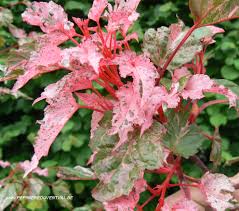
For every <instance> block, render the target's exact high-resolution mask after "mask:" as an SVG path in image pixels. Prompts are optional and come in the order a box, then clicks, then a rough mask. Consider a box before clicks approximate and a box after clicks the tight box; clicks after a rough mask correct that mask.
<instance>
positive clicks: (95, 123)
mask: <svg viewBox="0 0 239 211" xmlns="http://www.w3.org/2000/svg"><path fill="white" fill-rule="evenodd" d="M103 117H104V113H103V112H98V111H94V112H93V114H92V119H91V130H90V134H91V135H90V138H93V137H94V133H95V131H96V130H97V128H98V127H99V122H100V121H101V120H102V119H103Z"/></svg>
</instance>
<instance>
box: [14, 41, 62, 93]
mask: <svg viewBox="0 0 239 211" xmlns="http://www.w3.org/2000/svg"><path fill="white" fill-rule="evenodd" d="M60 55H61V50H60V48H58V47H56V46H54V45H49V46H44V47H42V48H41V49H40V50H39V51H37V52H33V53H32V54H31V57H30V59H29V61H28V62H27V63H26V65H25V69H26V70H25V73H24V74H23V75H21V76H19V77H18V79H17V82H16V83H15V85H14V87H13V91H17V90H18V89H20V88H21V87H23V86H24V85H25V84H26V83H27V82H28V81H29V80H30V79H32V78H34V77H35V76H38V75H40V74H43V73H47V72H51V71H54V70H57V69H58V68H59V65H58V64H59V62H60V60H61V57H60Z"/></svg>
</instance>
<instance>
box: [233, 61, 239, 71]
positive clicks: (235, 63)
mask: <svg viewBox="0 0 239 211" xmlns="http://www.w3.org/2000/svg"><path fill="white" fill-rule="evenodd" d="M234 66H235V68H236V69H237V70H238V71H239V59H236V60H234Z"/></svg>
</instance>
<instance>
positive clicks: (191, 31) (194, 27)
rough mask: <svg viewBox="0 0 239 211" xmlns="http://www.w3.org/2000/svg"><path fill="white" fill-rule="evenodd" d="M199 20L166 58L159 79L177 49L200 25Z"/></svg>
mask: <svg viewBox="0 0 239 211" xmlns="http://www.w3.org/2000/svg"><path fill="white" fill-rule="evenodd" d="M200 22H201V21H200V20H199V21H198V22H196V23H195V24H194V25H193V26H192V27H191V28H190V29H189V30H188V32H187V34H186V35H185V36H184V38H183V39H182V41H181V42H180V43H179V45H178V46H177V48H176V49H175V50H174V52H173V53H172V54H171V55H170V57H169V58H168V60H167V61H166V63H165V64H164V66H163V68H162V71H161V74H160V75H161V77H162V76H163V75H164V73H165V71H166V70H167V67H168V66H169V64H170V63H171V62H172V60H173V58H174V57H175V55H176V54H177V52H178V51H179V49H180V48H181V47H182V46H183V44H184V43H185V42H186V41H187V39H188V38H189V36H190V35H191V34H192V33H193V31H194V30H195V29H197V27H198V26H199V24H200Z"/></svg>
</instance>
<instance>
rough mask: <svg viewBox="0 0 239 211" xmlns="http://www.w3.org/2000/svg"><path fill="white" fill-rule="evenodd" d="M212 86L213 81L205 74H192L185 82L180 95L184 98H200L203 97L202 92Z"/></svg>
mask: <svg viewBox="0 0 239 211" xmlns="http://www.w3.org/2000/svg"><path fill="white" fill-rule="evenodd" d="M212 86H213V81H212V80H211V79H210V78H209V77H208V76H207V75H202V74H196V75H193V76H192V77H191V78H190V79H189V80H188V82H187V84H186V86H185V88H184V90H183V91H182V97H183V98H184V99H188V98H190V99H192V100H196V99H201V98H203V97H204V95H203V92H204V91H205V90H207V89H210V88H211V87H212Z"/></svg>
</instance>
